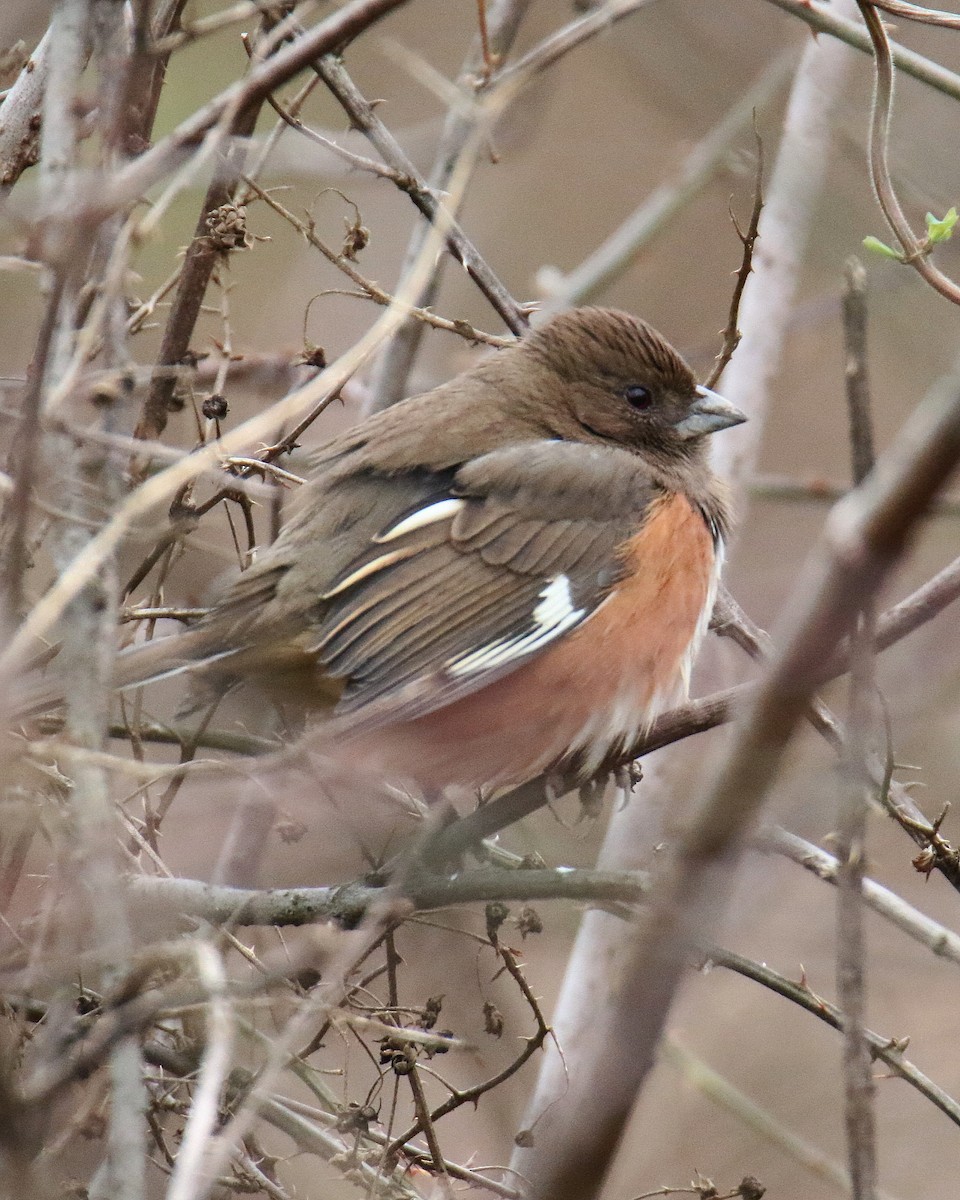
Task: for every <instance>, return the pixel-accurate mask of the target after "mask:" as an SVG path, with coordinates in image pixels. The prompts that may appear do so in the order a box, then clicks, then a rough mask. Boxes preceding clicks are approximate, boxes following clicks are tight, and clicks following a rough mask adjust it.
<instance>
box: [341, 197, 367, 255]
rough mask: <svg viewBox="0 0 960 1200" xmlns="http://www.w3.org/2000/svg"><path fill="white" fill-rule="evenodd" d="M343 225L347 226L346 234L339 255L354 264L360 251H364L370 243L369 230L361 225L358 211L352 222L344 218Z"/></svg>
mask: <svg viewBox="0 0 960 1200" xmlns="http://www.w3.org/2000/svg"><path fill="white" fill-rule="evenodd" d="M344 223H345V224H346V226H347V232H346V234H345V236H344V239H343V246H342V247H341V250H340V253H341V254H342V255H343V257H344V258H346V259H349V260H350V262H356V261H357V255H358V254H359V253H360V251H361V250H364V249H366V247H367V244H368V243H369V241H370V230H369V229H368V228H367V227H366V225H364V224H362V222H361V220H360V212H359V210H358V211H357V215H356V216H355V217H354V218H353V220H352V221H351V220H349V219H348V218H345V221H344Z"/></svg>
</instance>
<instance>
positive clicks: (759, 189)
mask: <svg viewBox="0 0 960 1200" xmlns="http://www.w3.org/2000/svg"><path fill="white" fill-rule="evenodd" d="M753 122H754V124H753V132H754V136H755V138H756V141H757V172H756V177H755V182H754V185H753V208H752V210H751V212H750V222H749V224H748V225H747V231H746V233H743V232H742V231H741V229H740V226H739V225H738V224H737V218H736V217H735V216H734V215H733V210H732V209H731V210H730V219H731V221H733V227H734V229H736V231H737V237H739V239H740V241H741V244H742V245H743V258H742V259H741V262H740V267H739V269H738V271H737V282H736V285H735V286H734V289H733V295H732V296H731V298H730V312H729V315H728V316H727V327H726V329H724V331H723V346H722V347H721V349H720V353H719V354H718V355H717V360H716V362H715V363H714V364H713V369H712V370H711V371H710V374H709V375H708V376H707V378H706V380H705V385H706V387H708V388H712V387H715V386H716V383H717V380H718V379H719V378H720V376H721V375H722V374H723V372H724V371H725V370H726V369H727V364H728V363H729V362H730V359H731V358H733V353H734V351H735V350H736V348H737V346H739V345H740V338H741V336H742V334H741V333H740V328H739V325H738V321H739V317H740V300H741V297H742V296H743V289H744V288H745V287H746V286H747V280H748V279H749V277H750V272H751V271H752V270H753V249H754V246H756V244H757V238H758V237H759V235H760V215H761V213H762V212H763V140H762V138H761V137H760V132H759V130H758V129H757V124H756V122H757V114H756V110H754V114H753Z"/></svg>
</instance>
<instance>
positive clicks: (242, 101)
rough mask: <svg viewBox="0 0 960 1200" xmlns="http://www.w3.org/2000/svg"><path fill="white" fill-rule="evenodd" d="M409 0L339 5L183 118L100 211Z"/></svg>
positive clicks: (100, 200) (148, 183) (122, 178)
mask: <svg viewBox="0 0 960 1200" xmlns="http://www.w3.org/2000/svg"><path fill="white" fill-rule="evenodd" d="M404 3H406V0H352V3H348V4H345V5H344V6H343V7H342V8H338V9H336V10H335V11H334V12H332V13H331V14H330V15H329V16H327V17H325V18H324V19H323V20H322V21H320V22H319V23H318V24H317V25H315V26H314V27H313V28H312V29H310V30H308V31H307V32H306V33H305V34H303V35H302V36H301V37H297V38H295V39H294V40H293V41H291V42H289V43H288V44H286V45H284V46H282V47H281V48H280V49H279V50H277V51H276V53H274V54H272V55H270V56H269V57H268V58H267V59H265V60H264V61H262V62H260V63H258V64H257V65H256V66H254V67H253V68H252V69H251V70H250V71H249V72H248V73H247V75H246V76H244V78H243V79H240V80H238V81H237V82H236V83H233V84H231V85H230V86H229V87H227V88H225V89H224V90H223V91H222V92H220V93H219V94H218V95H216V96H214V98H213V99H212V100H210V101H208V103H207V104H205V105H204V106H203V107H202V108H200V109H198V110H197V111H196V112H194V113H193V114H191V116H189V117H187V118H186V120H184V121H182V122H181V123H180V124H179V125H178V126H177V127H176V129H174V130H173V131H172V132H171V133H169V134H168V135H167V136H166V137H165V138H164V139H163V140H162V141H160V142H158V143H157V144H156V145H155V146H153V147H151V149H149V150H147V151H145V152H144V153H143V154H141V155H140V156H139V158H137V159H135V160H134V161H133V162H132V163H129V164H128V165H127V166H126V167H123V168H121V169H120V170H119V171H117V172H116V173H115V174H114V176H113V179H112V180H111V181H110V183H109V184H108V186H106V187H105V188H104V189H103V193H102V195H101V196H99V197H97V198H93V199H91V200H90V202H89V204H90V208H91V209H92V210H95V211H102V212H112V211H114V210H115V209H117V208H123V207H126V206H128V205H130V204H132V203H133V202H135V201H136V199H137V198H138V197H139V196H140V195H142V193H143V192H145V191H147V190H148V189H149V188H150V187H152V186H153V185H154V184H155V183H157V182H158V181H159V180H161V179H162V178H163V177H164V176H165V175H167V174H168V173H169V172H170V171H172V170H173V169H174V168H176V167H177V166H179V165H180V163H181V162H183V160H184V158H185V157H187V156H188V155H189V154H190V153H191V152H192V151H193V150H194V149H195V148H196V146H197V145H199V143H200V142H201V140H202V139H203V136H204V134H206V133H207V131H208V130H210V129H211V128H213V127H214V126H215V125H216V124H217V123H218V122H219V121H221V120H222V119H223V118H224V116H226V115H228V114H230V113H237V112H242V111H243V109H244V108H247V107H249V106H250V105H255V104H259V103H261V102H262V101H264V100H265V99H266V97H267V96H268V95H269V94H270V93H271V92H275V91H276V90H277V89H278V88H280V87H282V86H283V84H285V83H286V82H287V81H288V80H289V79H291V78H293V76H294V75H296V74H298V73H299V72H300V71H302V70H304V69H305V68H306V67H308V66H309V65H310V64H311V63H312V62H313V61H314V60H315V59H316V58H318V57H319V56H320V55H323V54H326V53H328V52H330V51H332V50H335V49H336V48H337V47H339V46H342V45H343V44H344V43H345V42H348V41H349V40H350V39H351V38H354V37H356V36H357V35H358V34H360V33H362V32H363V31H364V30H365V29H368V28H369V27H370V26H371V25H373V24H374V23H375V22H377V21H379V20H380V19H381V18H382V17H384V16H386V15H387V13H389V12H391V11H392V10H393V9H395V8H399V7H400V6H401V5H402V4H404Z"/></svg>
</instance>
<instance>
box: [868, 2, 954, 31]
mask: <svg viewBox="0 0 960 1200" xmlns="http://www.w3.org/2000/svg"><path fill="white" fill-rule="evenodd" d="M873 6H874V8H879V9H881V10H882V11H883V12H887V13H890V15H891V16H894V17H906V19H907V20H908V21H918V22H919V23H920V24H921V25H940V26H942V27H943V28H944V29H960V16H958V15H957V14H956V13H950V12H943V11H942V10H941V9H939V8H924V7H923V6H922V5H920V4H909V3H907V2H906V0H873Z"/></svg>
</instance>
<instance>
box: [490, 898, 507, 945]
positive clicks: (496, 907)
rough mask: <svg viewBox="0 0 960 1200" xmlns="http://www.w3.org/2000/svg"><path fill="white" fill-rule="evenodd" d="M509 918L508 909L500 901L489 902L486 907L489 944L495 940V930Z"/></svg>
mask: <svg viewBox="0 0 960 1200" xmlns="http://www.w3.org/2000/svg"><path fill="white" fill-rule="evenodd" d="M509 916H510V909H509V908H508V907H507V906H506V904H504V902H503V901H502V900H491V901H490V903H489V904H488V905H487V907H486V918H487V937H488V938H489V939H490V941H491V942H495V941H496V940H497V930H498V929H499V928H500V926H501V925H502V924H503V923H504V921H505V920H506V919H507V917H509Z"/></svg>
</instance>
